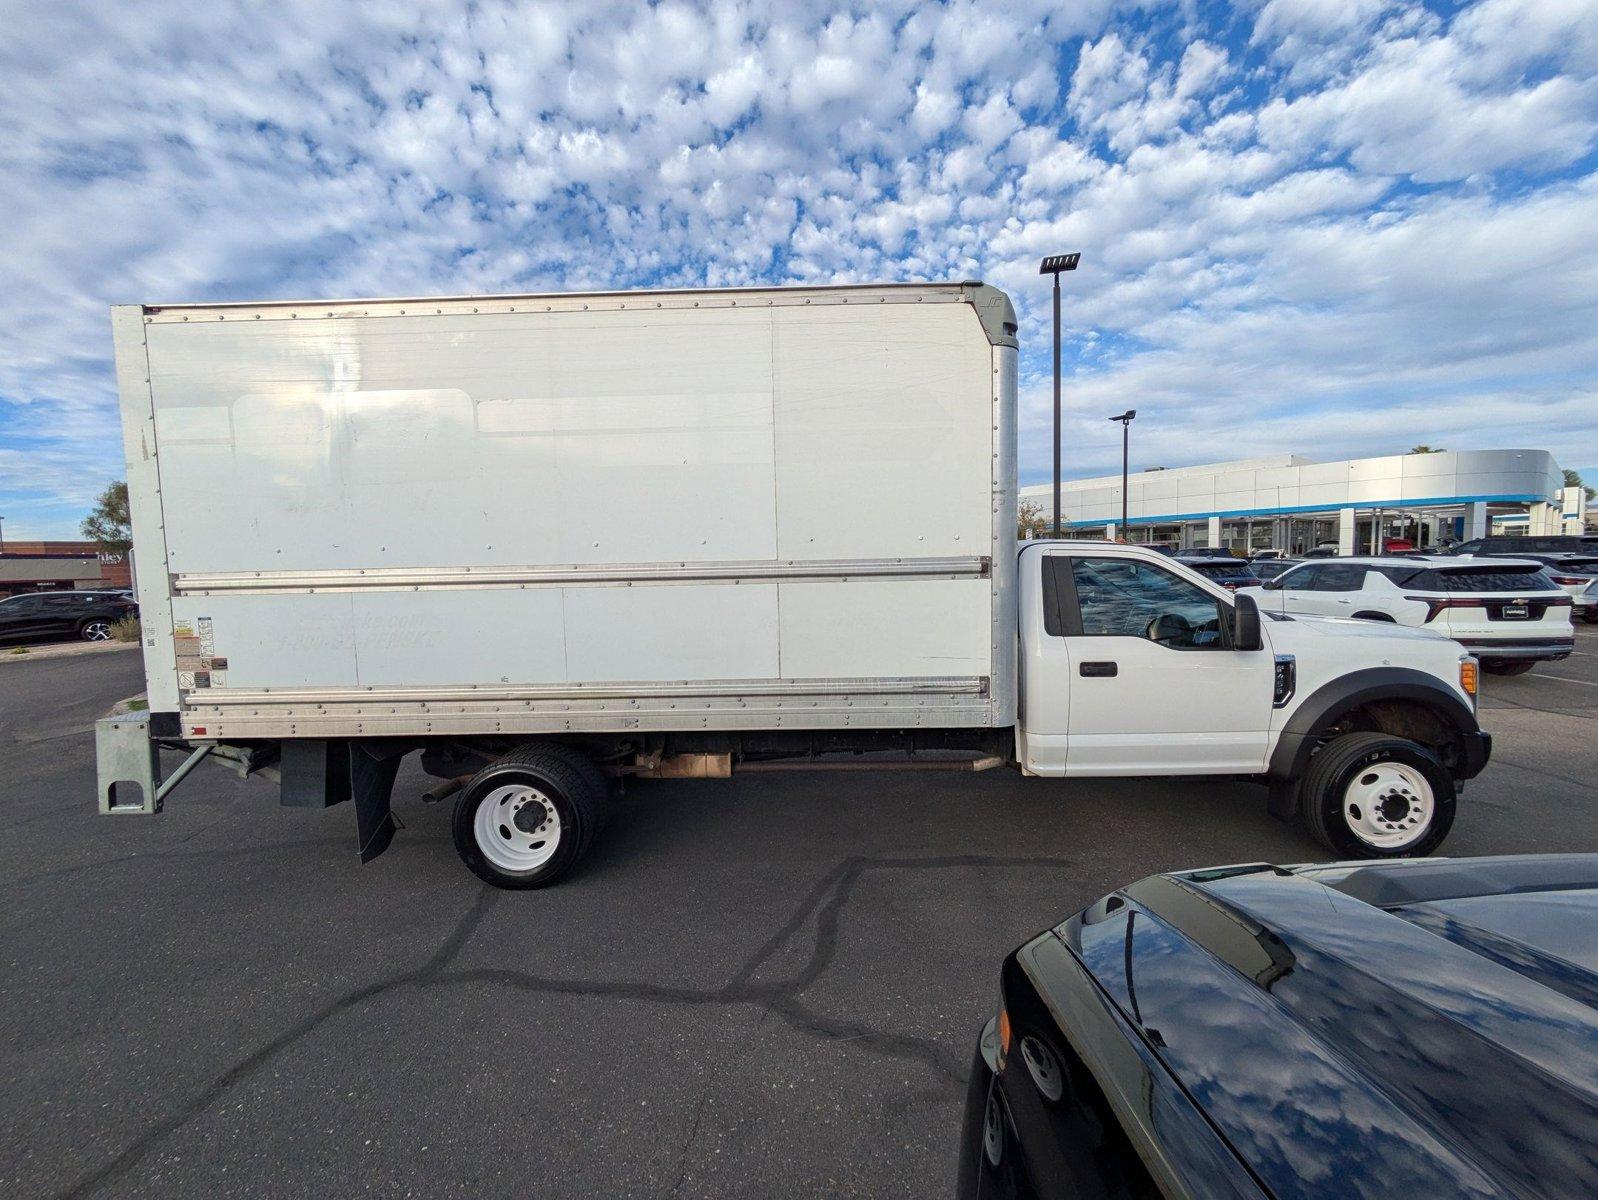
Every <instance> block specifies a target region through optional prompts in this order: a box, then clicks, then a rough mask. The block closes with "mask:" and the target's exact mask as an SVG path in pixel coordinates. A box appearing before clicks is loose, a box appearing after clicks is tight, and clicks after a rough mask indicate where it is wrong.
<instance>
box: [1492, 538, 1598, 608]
mask: <svg viewBox="0 0 1598 1200" xmlns="http://www.w3.org/2000/svg"><path fill="white" fill-rule="evenodd" d="M1501 557H1502V556H1499V555H1485V554H1484V555H1476V556H1473V557H1472V561H1473V562H1494V561H1497V560H1499V559H1500V558H1501ZM1510 557H1515V558H1522V559H1530V560H1531V561H1533V562H1538V563H1541V564H1542V565H1543V566H1544V567H1545V568H1546V569H1547V571H1548V577H1549V578H1550V579H1552V580H1553V581H1554V582H1555V583H1557V584H1558V585H1559V586H1560V588H1561V589H1563V591H1564V592H1565V594H1566V595H1568V596H1569V597H1570V599H1571V601H1572V602H1573V603H1574V605H1575V610H1574V612H1573V613H1572V617H1573V618H1574V619H1575V620H1578V621H1586V622H1587V623H1588V624H1589V625H1591V624H1598V554H1518V555H1513V556H1510Z"/></svg>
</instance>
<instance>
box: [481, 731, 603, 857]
mask: <svg viewBox="0 0 1598 1200" xmlns="http://www.w3.org/2000/svg"><path fill="white" fill-rule="evenodd" d="M608 798H609V797H608V788H607V786H606V782H605V777H604V776H603V775H601V774H600V772H599V768H598V767H596V766H595V765H594V764H593V762H592V760H590V759H589V758H588V756H587V755H585V754H583V753H582V751H580V750H575V749H573V748H572V747H570V746H559V745H542V744H537V743H534V744H530V745H526V746H519V747H517V748H516V749H515V750H512V751H511V752H510V753H509V754H507V755H505V756H504V757H503V758H500V759H499V760H498V761H496V762H494V763H492V764H491V765H489V766H487V767H484V768H483V769H482V770H481V771H479V772H478V773H477V774H476V775H475V776H473V777H472V781H471V782H470V783H468V784H467V785H466V787H465V788H464V789H463V790H462V791H461V795H460V799H459V800H457V801H456V802H455V815H454V821H453V827H454V834H455V849H456V851H457V852H458V853H459V854H460V856H461V861H462V862H464V863H465V864H466V865H467V866H468V867H470V868H471V870H472V872H473V873H474V874H475V875H477V877H478V878H480V879H483V880H485V881H487V882H488V883H491V884H493V885H494V886H495V887H502V888H537V887H548V886H549V885H550V884H552V883H556V882H558V881H559V880H561V879H563V878H565V877H566V876H567V875H568V874H570V873H571V871H572V870H573V868H575V867H576V865H577V864H578V862H579V861H581V859H582V857H583V855H584V854H586V853H587V852H588V849H589V847H590V846H591V845H592V844H593V841H594V838H595V836H596V835H597V834H598V833H599V829H600V827H601V826H602V825H603V824H604V819H605V807H606V804H607V801H608Z"/></svg>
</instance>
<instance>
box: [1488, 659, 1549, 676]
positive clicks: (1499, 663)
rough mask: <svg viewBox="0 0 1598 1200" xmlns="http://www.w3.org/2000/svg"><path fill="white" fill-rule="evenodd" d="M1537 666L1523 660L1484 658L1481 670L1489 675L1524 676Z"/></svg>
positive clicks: (1533, 662) (1532, 662)
mask: <svg viewBox="0 0 1598 1200" xmlns="http://www.w3.org/2000/svg"><path fill="white" fill-rule="evenodd" d="M1536 665H1537V664H1536V662H1535V661H1531V662H1528V661H1527V660H1526V659H1523V658H1484V659H1482V660H1481V669H1482V670H1483V671H1486V672H1487V674H1489V675H1524V674H1525V673H1526V672H1527V671H1529V670H1531V669H1532V668H1533V667H1535V666H1536Z"/></svg>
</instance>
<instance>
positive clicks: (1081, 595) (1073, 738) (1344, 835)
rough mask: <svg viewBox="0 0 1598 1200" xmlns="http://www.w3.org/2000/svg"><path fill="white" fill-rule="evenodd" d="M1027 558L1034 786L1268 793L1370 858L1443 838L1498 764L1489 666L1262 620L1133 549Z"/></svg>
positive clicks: (1414, 639) (1418, 639)
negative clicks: (1481, 718)
mask: <svg viewBox="0 0 1598 1200" xmlns="http://www.w3.org/2000/svg"><path fill="white" fill-rule="evenodd" d="M1019 556H1020V557H1019V568H1020V569H1019V604H1020V613H1019V632H1020V647H1021V653H1020V669H1019V678H1020V697H1019V701H1020V702H1019V720H1018V723H1017V726H1016V758H1017V761H1018V764H1019V765H1020V767H1021V769H1022V770H1023V771H1024V772H1025V773H1027V774H1030V775H1040V776H1052V777H1071V776H1107V775H1241V776H1246V777H1251V778H1259V779H1261V780H1262V781H1263V782H1266V783H1268V784H1270V785H1271V786H1272V789H1273V796H1272V807H1273V811H1275V812H1276V814H1277V815H1279V816H1304V817H1306V819H1309V818H1310V814H1311V811H1312V810H1313V812H1314V814H1315V815H1314V817H1313V819H1309V823H1310V825H1311V832H1313V833H1315V834H1316V835H1317V836H1318V837H1319V838H1320V840H1322V841H1323V842H1324V843H1326V844H1327V845H1328V846H1329V848H1332V849H1334V850H1337V851H1339V852H1340V853H1342V854H1343V855H1344V856H1346V857H1368V856H1373V855H1374V856H1382V855H1385V854H1389V853H1395V852H1404V853H1417V852H1418V853H1425V852H1426V850H1427V849H1429V848H1430V847H1431V846H1434V845H1435V844H1436V843H1437V842H1439V841H1441V838H1442V836H1443V834H1444V833H1446V829H1447V825H1448V824H1449V823H1451V821H1452V816H1453V802H1454V796H1455V794H1456V793H1457V790H1458V785H1459V783H1460V782H1462V781H1463V780H1464V779H1466V778H1469V777H1470V776H1472V775H1474V774H1476V773H1477V772H1478V771H1480V769H1481V767H1482V766H1483V765H1484V764H1485V762H1486V759H1487V755H1488V752H1489V747H1490V740H1489V739H1488V737H1487V735H1486V734H1483V733H1482V732H1481V731H1480V728H1479V726H1478V725H1477V722H1476V717H1475V697H1476V688H1477V664H1476V661H1475V659H1474V658H1472V657H1471V656H1470V655H1469V654H1467V653H1465V652H1464V650H1463V649H1462V647H1460V646H1459V645H1458V644H1457V643H1456V642H1453V641H1450V640H1448V639H1447V638H1444V637H1441V636H1439V635H1436V634H1433V633H1429V632H1427V631H1423V630H1412V629H1405V628H1401V627H1397V626H1388V625H1374V624H1370V623H1368V622H1358V621H1345V620H1332V619H1324V620H1323V619H1316V618H1308V619H1305V618H1297V619H1288V618H1282V617H1278V616H1271V615H1268V614H1261V613H1260V612H1259V610H1258V607H1257V605H1256V603H1255V601H1254V600H1253V599H1252V598H1251V597H1248V596H1242V597H1239V596H1237V595H1234V594H1231V593H1230V592H1228V591H1227V590H1225V589H1223V588H1222V587H1220V586H1218V585H1216V584H1214V583H1212V582H1211V581H1209V580H1207V579H1205V578H1204V577H1203V576H1202V575H1201V574H1200V573H1198V572H1196V571H1193V570H1191V569H1188V568H1186V567H1184V566H1183V565H1182V564H1181V563H1179V562H1174V561H1172V560H1171V559H1170V558H1168V557H1166V556H1165V555H1162V554H1159V553H1157V552H1155V551H1152V550H1144V549H1140V548H1137V547H1132V546H1123V545H1116V544H1112V543H1107V542H1068V541H1054V542H1033V543H1028V544H1027V545H1025V546H1023V547H1022V548H1021V549H1020V552H1019ZM1345 738H1354V739H1355V740H1354V741H1352V742H1346V741H1343V739H1345ZM1339 743H1341V744H1339ZM1334 748H1335V749H1336V751H1337V752H1336V753H1335V754H1332V755H1329V756H1328V755H1327V754H1326V752H1327V751H1328V750H1331V749H1334ZM1351 750H1359V751H1360V753H1358V754H1355V755H1353V757H1352V758H1350V760H1349V762H1348V763H1343V764H1342V766H1341V769H1339V770H1332V767H1333V766H1334V765H1337V764H1338V763H1341V761H1342V759H1343V758H1345V757H1348V756H1347V755H1346V754H1345V753H1344V752H1345V751H1351ZM1334 760H1335V761H1334ZM1355 760H1357V762H1358V764H1359V765H1360V766H1361V767H1362V768H1363V769H1362V770H1360V771H1358V772H1355V771H1354V763H1355ZM1312 768H1314V769H1313V770H1312Z"/></svg>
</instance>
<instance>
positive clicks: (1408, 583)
mask: <svg viewBox="0 0 1598 1200" xmlns="http://www.w3.org/2000/svg"><path fill="white" fill-rule="evenodd" d="M1403 582H1404V586H1405V587H1411V588H1417V589H1419V590H1421V591H1426V592H1547V591H1555V590H1557V589H1558V585H1557V584H1555V583H1554V581H1553V580H1552V579H1550V578H1549V577H1548V574H1547V572H1545V571H1543V570H1540V569H1539V570H1536V571H1531V570H1526V569H1525V568H1515V567H1486V566H1483V567H1432V568H1430V569H1429V570H1423V571H1419V572H1417V573H1416V574H1414V575H1411V576H1410V577H1409V578H1408V579H1405V580H1404V581H1403Z"/></svg>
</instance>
